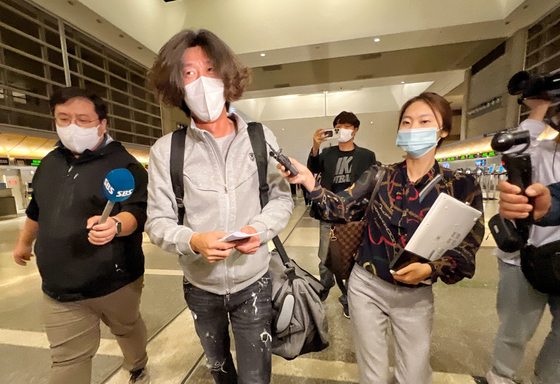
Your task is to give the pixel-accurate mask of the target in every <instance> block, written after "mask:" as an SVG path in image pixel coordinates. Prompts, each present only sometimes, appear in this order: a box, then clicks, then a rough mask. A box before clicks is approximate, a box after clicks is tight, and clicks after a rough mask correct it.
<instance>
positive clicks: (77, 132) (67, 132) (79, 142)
mask: <svg viewBox="0 0 560 384" xmlns="http://www.w3.org/2000/svg"><path fill="white" fill-rule="evenodd" d="M98 130H99V125H98V126H97V127H95V128H82V127H79V126H77V125H76V124H70V125H69V126H67V127H59V126H58V125H57V126H56V133H58V137H59V138H60V141H62V144H64V146H65V147H66V148H68V149H69V150H71V151H72V152H74V153H82V152H84V151H85V150H86V149H92V148H93V147H95V146H96V145H97V144H98V143H99V140H101V136H99V135H98V134H97V131H98Z"/></svg>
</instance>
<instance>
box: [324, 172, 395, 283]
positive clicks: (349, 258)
mask: <svg viewBox="0 0 560 384" xmlns="http://www.w3.org/2000/svg"><path fill="white" fill-rule="evenodd" d="M385 172H386V168H385V167H383V166H382V167H380V168H379V169H378V171H377V174H376V175H375V180H374V183H375V186H374V187H373V192H372V193H371V197H370V199H369V202H368V205H367V208H366V210H365V211H364V216H363V217H362V220H360V221H351V222H349V223H343V224H333V225H332V226H331V233H330V236H329V237H330V241H329V250H328V252H327V258H326V260H325V266H326V267H327V268H328V269H329V270H330V271H331V272H332V273H334V274H335V275H336V277H337V278H339V279H348V277H350V272H351V271H352V267H353V266H354V263H355V262H356V259H357V254H358V248H359V247H360V245H361V244H362V238H363V235H364V230H365V228H366V227H367V218H366V214H365V212H368V211H369V210H370V209H371V205H372V203H373V200H374V199H375V196H376V195H377V192H378V191H379V187H380V185H381V180H383V177H384V176H385Z"/></svg>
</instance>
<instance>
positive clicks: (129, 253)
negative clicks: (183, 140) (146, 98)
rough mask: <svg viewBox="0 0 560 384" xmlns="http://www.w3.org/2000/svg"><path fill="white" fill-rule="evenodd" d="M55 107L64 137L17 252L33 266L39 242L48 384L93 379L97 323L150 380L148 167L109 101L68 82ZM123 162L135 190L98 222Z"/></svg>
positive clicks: (44, 165) (45, 163) (45, 170)
mask: <svg viewBox="0 0 560 384" xmlns="http://www.w3.org/2000/svg"><path fill="white" fill-rule="evenodd" d="M50 104H51V109H52V111H53V113H54V121H55V125H56V131H57V133H58V136H59V138H60V141H59V142H58V143H57V148H56V149H54V150H53V151H51V152H50V153H49V154H47V156H45V158H44V159H43V160H42V161H41V165H40V166H39V167H38V168H37V172H36V173H35V176H34V178H33V196H32V199H31V202H30V204H29V207H28V208H27V210H26V214H27V219H26V222H25V226H24V228H23V229H22V231H21V233H20V237H19V240H18V243H17V245H16V247H15V249H14V251H13V256H14V260H15V262H16V263H18V264H20V265H26V262H27V261H29V260H30V258H31V257H32V256H33V254H32V244H33V241H35V240H36V242H35V249H34V251H35V254H36V255H37V266H38V267H39V272H40V274H41V278H42V289H43V292H44V295H43V297H44V303H45V305H44V308H45V316H44V318H45V330H46V333H47V337H48V339H49V343H50V346H51V353H52V371H51V372H52V375H51V379H50V383H51V384H55V383H56V384H60V383H72V384H89V383H90V381H91V363H92V358H93V356H94V355H95V353H96V351H97V348H98V347H99V342H100V330H99V324H100V320H103V322H104V323H105V324H106V325H107V326H108V327H109V328H110V329H111V332H112V333H113V334H114V335H115V337H116V339H117V342H118V343H119V346H120V347H121V349H122V351H123V355H124V368H125V369H127V370H129V371H130V372H131V378H130V382H131V383H139V382H142V381H145V380H147V374H146V372H145V366H146V362H147V360H148V356H147V354H146V343H147V339H146V326H145V325H144V321H143V320H142V317H141V316H140V312H139V305H140V295H141V292H142V287H143V275H144V254H143V252H142V231H143V228H144V222H145V221H146V202H147V181H148V176H147V172H146V171H145V170H144V168H143V167H142V165H141V164H140V163H138V161H136V159H134V157H132V156H131V155H130V154H129V153H128V152H127V151H126V150H125V149H124V147H123V146H122V145H121V144H120V143H119V142H116V141H113V139H112V138H111V137H110V136H109V135H108V134H107V133H106V126H107V120H106V117H107V106H106V104H105V103H104V102H103V100H101V98H99V97H98V96H96V95H94V94H92V93H90V92H87V91H85V90H82V89H79V88H72V87H71V88H63V89H60V90H58V91H56V92H55V93H54V94H53V95H52V97H51V99H50ZM117 168H126V169H128V170H129V171H130V172H131V173H132V175H133V177H134V182H135V188H134V192H133V193H132V195H131V196H130V198H128V199H127V200H125V201H123V202H120V203H115V206H114V207H113V210H112V211H111V213H110V217H109V219H108V220H107V221H105V222H104V223H103V224H99V223H98V222H99V219H100V214H101V213H102V211H103V209H104V207H105V205H106V202H107V198H106V197H105V196H104V194H103V181H104V179H105V177H106V175H107V174H108V173H109V172H110V171H112V170H114V169H117Z"/></svg>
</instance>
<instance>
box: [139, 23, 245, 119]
mask: <svg viewBox="0 0 560 384" xmlns="http://www.w3.org/2000/svg"><path fill="white" fill-rule="evenodd" d="M197 46H198V47H200V48H201V49H202V50H203V51H204V53H205V54H206V55H207V56H208V58H209V59H210V60H211V62H212V65H213V67H214V71H215V72H216V74H217V75H218V77H219V78H220V79H221V80H222V81H223V82H224V96H225V98H226V101H227V102H228V104H229V103H230V102H232V101H235V100H239V99H240V98H241V96H242V95H243V91H245V87H246V86H247V85H248V84H249V81H250V78H249V69H248V68H247V67H245V66H244V65H243V64H242V63H241V61H240V60H239V59H238V58H237V56H236V55H235V53H233V51H232V50H231V49H230V48H229V47H228V46H227V44H226V43H224V42H223V41H222V40H221V39H220V38H219V37H218V36H216V35H215V34H214V33H212V32H210V31H208V30H206V29H199V30H198V31H195V30H192V29H185V30H184V31H181V32H179V33H177V34H176V35H175V36H173V37H172V38H171V39H170V40H169V41H168V42H167V43H165V45H164V46H163V47H162V48H161V50H160V51H159V53H158V56H157V58H156V61H155V62H154V65H153V66H152V68H151V69H150V71H149V72H148V80H149V82H150V83H151V84H152V85H153V86H154V87H155V88H156V90H157V92H158V94H159V96H160V98H161V100H162V101H163V103H164V104H167V105H169V106H174V107H178V108H181V109H182V110H183V111H184V112H185V113H186V114H187V115H189V116H190V110H189V109H188V108H187V106H186V104H185V102H184V98H185V84H184V81H183V54H184V53H185V51H186V50H187V48H191V47H197Z"/></svg>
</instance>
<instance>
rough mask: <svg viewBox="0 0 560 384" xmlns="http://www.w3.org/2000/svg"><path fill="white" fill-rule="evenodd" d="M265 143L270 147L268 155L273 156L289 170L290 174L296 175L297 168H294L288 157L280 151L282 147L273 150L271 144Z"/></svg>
mask: <svg viewBox="0 0 560 384" xmlns="http://www.w3.org/2000/svg"><path fill="white" fill-rule="evenodd" d="M267 144H268V146H269V147H270V156H272V157H274V158H275V159H276V161H277V162H279V163H280V164H282V165H283V166H284V168H286V170H288V171H290V173H291V174H292V175H294V176H297V175H298V173H299V172H298V170H297V169H296V167H294V165H293V164H292V162H291V161H290V159H288V157H287V156H285V155H284V154H283V153H282V148H280V149H278V151H275V150H274V148H272V145H270V144H269V143H268V142H267Z"/></svg>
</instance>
